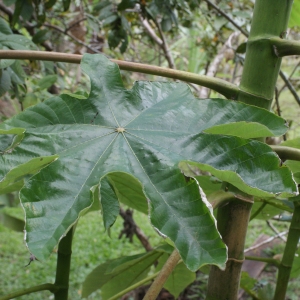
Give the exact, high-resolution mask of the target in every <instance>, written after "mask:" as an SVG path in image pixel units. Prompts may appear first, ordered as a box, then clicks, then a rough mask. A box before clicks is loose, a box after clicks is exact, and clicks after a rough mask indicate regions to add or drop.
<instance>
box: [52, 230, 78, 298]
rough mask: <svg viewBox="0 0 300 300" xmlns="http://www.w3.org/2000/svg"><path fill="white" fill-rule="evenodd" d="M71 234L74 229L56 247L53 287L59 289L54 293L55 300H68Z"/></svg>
mask: <svg viewBox="0 0 300 300" xmlns="http://www.w3.org/2000/svg"><path fill="white" fill-rule="evenodd" d="M73 233H74V227H72V228H71V229H70V230H69V231H68V233H67V235H66V236H65V237H63V238H62V239H61V241H60V242H59V245H58V251H57V264H56V277H55V286H57V287H58V288H59V289H58V290H57V291H56V292H55V293H54V295H55V300H68V290H69V275H70V266H71V254H72V239H73Z"/></svg>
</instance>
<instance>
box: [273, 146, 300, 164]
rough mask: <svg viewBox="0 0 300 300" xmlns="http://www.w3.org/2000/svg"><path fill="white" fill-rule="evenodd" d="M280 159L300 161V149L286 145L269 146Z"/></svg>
mask: <svg viewBox="0 0 300 300" xmlns="http://www.w3.org/2000/svg"><path fill="white" fill-rule="evenodd" d="M270 147H271V148H272V149H273V151H275V152H276V153H277V154H278V156H279V157H280V158H281V159H282V160H287V159H290V160H298V161H300V150H299V149H296V148H292V147H287V146H273V145H271V146H270Z"/></svg>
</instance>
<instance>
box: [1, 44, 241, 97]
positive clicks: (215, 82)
mask: <svg viewBox="0 0 300 300" xmlns="http://www.w3.org/2000/svg"><path fill="white" fill-rule="evenodd" d="M81 58H82V55H77V54H67V53H59V52H45V51H23V50H0V59H30V60H46V61H59V62H68V63H75V64H79V63H80V61H81ZM111 61H113V62H115V63H117V64H118V65H119V67H120V69H122V70H126V71H133V72H140V73H145V74H152V75H158V76H163V77H167V78H172V79H179V80H182V81H186V82H190V83H195V84H198V85H202V86H205V87H207V88H210V89H213V90H215V91H216V92H218V93H220V94H222V95H224V96H225V97H226V98H228V99H236V98H237V97H238V93H239V88H238V87H237V86H236V85H234V84H232V83H229V82H227V81H225V80H222V79H218V78H214V77H209V76H205V75H198V74H194V73H190V72H184V71H178V70H173V69H168V68H162V67H157V66H151V65H147V64H139V63H133V62H128V61H122V60H116V59H111Z"/></svg>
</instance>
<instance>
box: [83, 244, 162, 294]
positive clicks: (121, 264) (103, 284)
mask: <svg viewBox="0 0 300 300" xmlns="http://www.w3.org/2000/svg"><path fill="white" fill-rule="evenodd" d="M163 254H164V253H163V252H162V251H157V250H153V251H151V252H148V253H147V254H138V255H134V256H126V257H121V258H117V259H114V260H112V261H108V262H105V263H104V264H101V265H99V266H98V267H96V268H95V269H94V270H93V271H92V272H91V273H90V274H89V275H88V276H87V277H86V279H85V281H84V283H83V288H82V297H83V298H86V297H88V296H89V295H90V294H91V293H93V292H94V291H96V290H98V289H100V288H101V291H102V295H101V296H102V298H103V299H104V300H105V299H108V298H110V297H112V296H113V295H115V294H117V293H119V292H121V291H123V290H124V289H125V288H128V287H129V286H131V285H132V284H134V283H136V282H138V281H140V280H142V279H143V278H145V277H146V275H147V273H148V272H149V270H150V267H151V266H152V265H153V264H154V263H155V262H156V261H157V259H158V258H159V257H160V256H162V255H163Z"/></svg>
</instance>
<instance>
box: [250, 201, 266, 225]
mask: <svg viewBox="0 0 300 300" xmlns="http://www.w3.org/2000/svg"><path fill="white" fill-rule="evenodd" d="M266 205H267V203H266V202H264V203H262V205H261V206H260V207H259V209H258V210H257V211H256V212H255V213H254V214H253V215H252V216H251V217H250V221H252V220H253V219H255V218H256V216H258V214H259V213H260V212H261V211H262V210H263V209H264V208H265V206H266Z"/></svg>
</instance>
